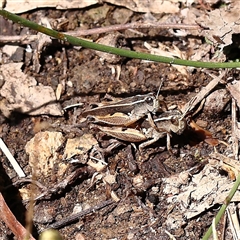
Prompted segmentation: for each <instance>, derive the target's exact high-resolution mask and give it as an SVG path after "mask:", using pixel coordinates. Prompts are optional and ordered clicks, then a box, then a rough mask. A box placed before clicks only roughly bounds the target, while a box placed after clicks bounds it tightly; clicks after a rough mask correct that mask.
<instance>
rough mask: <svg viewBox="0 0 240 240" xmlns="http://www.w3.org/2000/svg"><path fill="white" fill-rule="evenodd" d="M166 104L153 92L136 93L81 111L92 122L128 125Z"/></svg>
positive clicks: (155, 111)
mask: <svg viewBox="0 0 240 240" xmlns="http://www.w3.org/2000/svg"><path fill="white" fill-rule="evenodd" d="M165 109H166V105H165V103H164V102H163V101H159V99H158V97H155V96H154V94H153V93H149V94H145V95H136V96H133V97H129V98H126V99H123V100H120V101H117V102H113V103H111V102H110V103H108V104H105V105H103V106H99V107H96V108H93V109H90V110H86V111H84V112H83V113H82V116H83V117H88V118H89V119H90V120H92V122H93V123H97V124H106V125H110V126H130V125H132V124H133V123H135V122H137V121H138V120H139V119H141V118H143V117H145V116H148V118H151V115H152V114H156V113H157V112H161V111H164V110H165Z"/></svg>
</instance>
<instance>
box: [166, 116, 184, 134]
mask: <svg viewBox="0 0 240 240" xmlns="http://www.w3.org/2000/svg"><path fill="white" fill-rule="evenodd" d="M170 121H171V126H170V129H171V131H172V132H174V133H176V134H178V135H181V134H182V133H183V131H184V130H185V129H186V126H187V122H186V120H185V119H184V118H181V117H179V116H173V117H172V118H171V120H170Z"/></svg>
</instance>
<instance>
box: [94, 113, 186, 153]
mask: <svg viewBox="0 0 240 240" xmlns="http://www.w3.org/2000/svg"><path fill="white" fill-rule="evenodd" d="M153 122H154V126H153V124H152V123H150V122H149V120H148V119H147V118H145V119H144V121H143V122H142V124H141V125H140V129H139V130H137V129H134V128H125V127H104V126H99V125H94V126H95V127H96V128H98V129H99V130H101V131H102V132H104V133H106V134H107V135H110V136H113V137H115V138H117V139H120V140H123V141H128V142H136V143H137V142H143V143H141V144H140V145H139V150H140V151H142V150H143V149H144V148H145V147H147V146H149V145H151V144H153V143H154V142H156V141H157V140H159V139H160V138H163V137H167V149H168V150H170V149H171V144H170V138H171V133H172V132H173V133H176V134H179V135H180V134H182V133H183V131H184V130H185V128H186V126H187V123H186V119H185V118H183V115H182V113H181V112H180V111H179V110H170V111H165V112H163V113H161V114H160V115H158V116H155V118H154V119H153Z"/></svg>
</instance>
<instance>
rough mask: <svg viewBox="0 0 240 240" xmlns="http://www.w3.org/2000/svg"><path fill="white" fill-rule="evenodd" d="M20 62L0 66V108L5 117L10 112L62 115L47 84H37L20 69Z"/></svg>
mask: <svg viewBox="0 0 240 240" xmlns="http://www.w3.org/2000/svg"><path fill="white" fill-rule="evenodd" d="M21 67H22V63H8V64H4V65H2V66H0V73H1V74H2V76H3V80H4V84H3V86H2V88H1V90H0V95H1V96H2V97H4V99H3V100H2V101H1V102H0V110H1V111H2V113H3V114H4V116H5V117H9V116H10V115H11V112H14V111H15V112H20V113H25V114H29V115H40V114H48V115H54V116H62V114H63V112H62V110H61V106H60V104H58V103H56V96H55V93H54V91H53V89H52V88H51V87H49V86H43V85H39V86H37V81H36V80H35V79H34V78H33V77H30V76H28V75H26V74H24V73H23V72H22V70H21Z"/></svg>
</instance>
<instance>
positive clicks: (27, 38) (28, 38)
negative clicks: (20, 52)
mask: <svg viewBox="0 0 240 240" xmlns="http://www.w3.org/2000/svg"><path fill="white" fill-rule="evenodd" d="M148 28H149V29H153V28H157V29H186V30H201V29H202V28H201V27H200V26H199V25H197V24H168V23H138V22H134V23H126V24H116V25H111V26H106V27H99V28H93V29H80V30H75V31H69V32H64V34H68V35H72V36H75V37H80V36H87V35H93V34H100V33H107V32H112V31H123V30H127V29H148ZM37 39H38V35H23V36H2V35H0V42H3V43H14V42H20V43H21V44H29V43H31V42H33V41H36V40H37Z"/></svg>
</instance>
